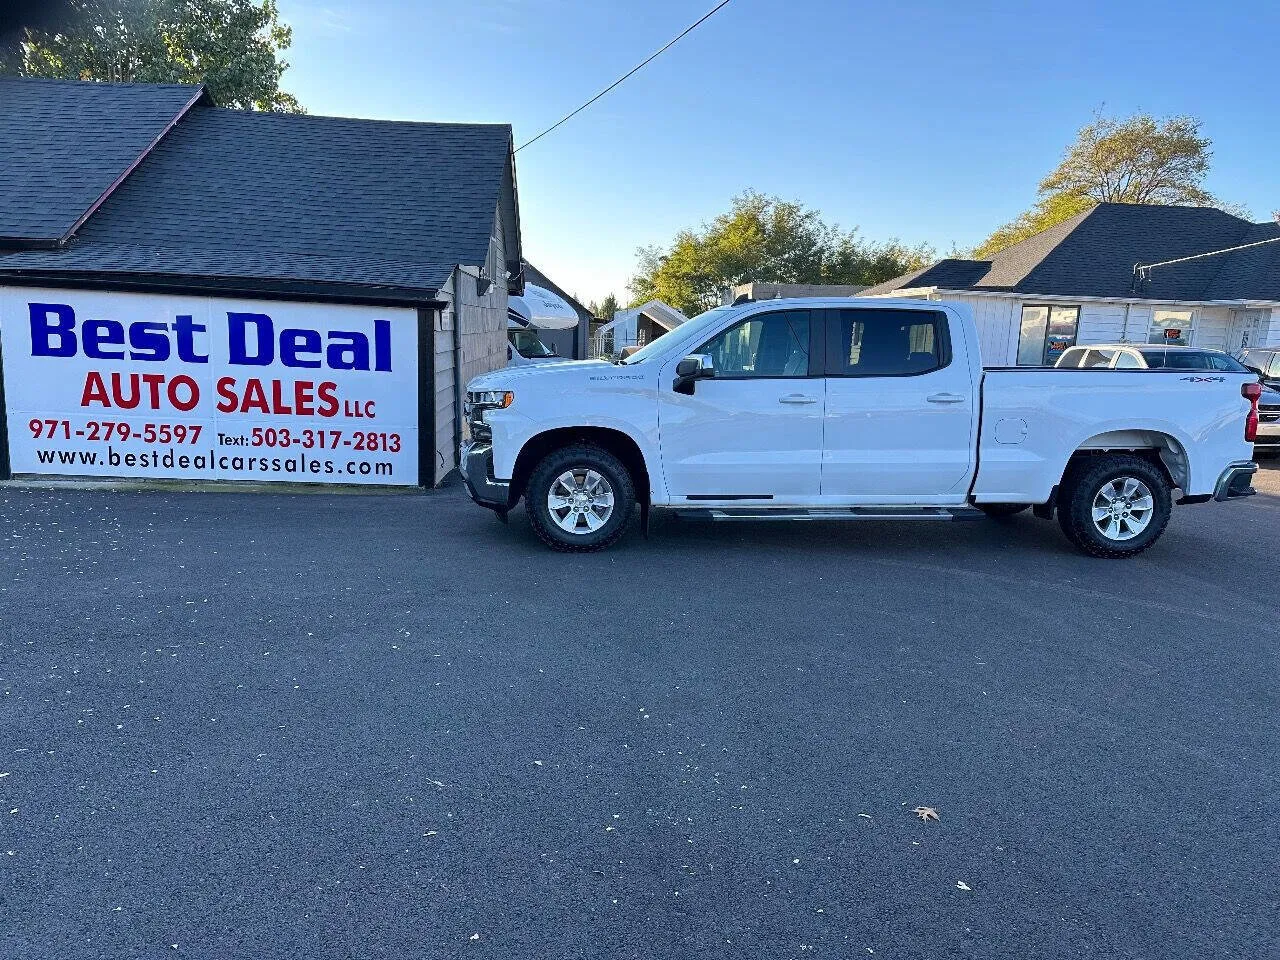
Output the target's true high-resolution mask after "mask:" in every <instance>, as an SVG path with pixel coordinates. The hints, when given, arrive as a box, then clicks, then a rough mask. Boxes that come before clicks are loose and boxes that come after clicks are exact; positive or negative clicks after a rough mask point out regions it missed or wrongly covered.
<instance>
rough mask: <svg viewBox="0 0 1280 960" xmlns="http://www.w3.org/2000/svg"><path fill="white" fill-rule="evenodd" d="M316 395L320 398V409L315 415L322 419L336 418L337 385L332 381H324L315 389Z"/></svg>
mask: <svg viewBox="0 0 1280 960" xmlns="http://www.w3.org/2000/svg"><path fill="white" fill-rule="evenodd" d="M316 394H317V395H318V396H319V397H320V407H319V409H318V410H316V413H318V414H320V416H322V417H332V416H336V415H337V413H338V385H337V384H336V383H334V382H333V381H332V380H326V381H325V382H324V383H322V384H320V386H319V387H317V388H316Z"/></svg>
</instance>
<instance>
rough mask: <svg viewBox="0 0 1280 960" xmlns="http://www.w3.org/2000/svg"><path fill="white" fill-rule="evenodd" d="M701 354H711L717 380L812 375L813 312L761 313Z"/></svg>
mask: <svg viewBox="0 0 1280 960" xmlns="http://www.w3.org/2000/svg"><path fill="white" fill-rule="evenodd" d="M696 352H697V353H709V354H711V358H712V360H713V361H714V362H715V365H716V376H717V377H806V376H808V375H809V311H808V310H783V311H779V312H777V313H759V314H756V315H755V316H751V317H748V318H747V319H746V320H743V321H742V322H741V323H738V324H735V325H733V326H732V327H730V328H729V329H728V330H726V331H725V332H724V333H722V334H720V335H719V336H716V337H713V338H712V339H711V340H709V341H707V343H705V344H703V346H702V348H701V349H699V350H697V351H696Z"/></svg>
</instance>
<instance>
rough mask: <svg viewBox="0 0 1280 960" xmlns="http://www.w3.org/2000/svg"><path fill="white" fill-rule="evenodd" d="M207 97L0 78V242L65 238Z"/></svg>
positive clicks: (175, 88)
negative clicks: (154, 145) (197, 103)
mask: <svg viewBox="0 0 1280 960" xmlns="http://www.w3.org/2000/svg"><path fill="white" fill-rule="evenodd" d="M203 91H204V88H203V87H192V86H179V85H176V84H168V85H152V84H133V83H80V82H77V81H63V80H41V81H33V80H23V79H18V78H15V77H0V243H8V244H9V245H10V246H35V245H45V246H49V245H53V244H55V243H57V242H58V241H60V240H62V239H64V238H65V237H66V236H67V235H68V234H69V233H70V232H71V231H72V230H73V229H74V228H75V226H76V224H77V223H78V222H79V220H80V219H81V218H82V217H83V216H84V215H85V214H86V213H88V212H89V211H90V209H91V208H92V207H93V205H94V204H95V203H97V202H98V201H99V200H100V199H101V198H102V197H103V196H104V195H105V194H106V193H107V192H108V191H109V190H110V189H111V186H112V184H114V183H115V182H116V181H117V180H118V179H119V178H120V177H121V176H123V175H124V174H125V173H126V172H127V171H128V169H129V167H130V166H132V165H133V164H134V163H135V162H136V161H137V160H138V159H139V158H140V157H141V156H142V155H143V154H145V153H146V151H147V149H148V148H149V147H151V145H152V144H154V143H155V141H156V140H157V139H158V138H160V137H161V136H162V135H163V134H164V132H165V130H166V129H167V128H168V126H169V125H170V124H171V123H173V122H174V121H175V120H176V119H177V118H178V117H179V116H181V114H182V112H183V111H184V110H186V109H187V108H188V107H189V106H190V105H191V104H192V103H193V102H194V101H195V100H196V99H198V98H199V97H200V96H201V95H202V94H203Z"/></svg>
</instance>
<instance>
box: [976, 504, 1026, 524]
mask: <svg viewBox="0 0 1280 960" xmlns="http://www.w3.org/2000/svg"><path fill="white" fill-rule="evenodd" d="M977 506H978V509H979V510H981V511H982V512H983V513H985V514H986V515H987V516H988V517H991V518H992V519H994V520H1002V519H1004V518H1005V517H1012V516H1015V515H1017V514H1019V513H1021V512H1022V511H1023V510H1030V509H1031V504H1029V503H979V504H978V505H977Z"/></svg>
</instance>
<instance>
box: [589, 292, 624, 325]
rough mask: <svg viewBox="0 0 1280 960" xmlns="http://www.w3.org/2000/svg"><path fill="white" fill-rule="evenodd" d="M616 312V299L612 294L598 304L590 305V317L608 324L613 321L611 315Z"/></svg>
mask: <svg viewBox="0 0 1280 960" xmlns="http://www.w3.org/2000/svg"><path fill="white" fill-rule="evenodd" d="M617 312H618V298H617V297H615V296H614V295H613V294H612V293H611V294H609V295H608V296H607V297H605V298H604V300H602V301H601V302H600V303H593V304H591V315H592V316H593V317H599V318H600V319H601V320H603V321H605V322H606V323H608V322H609V321H610V320H612V319H613V315H614V314H615V313H617Z"/></svg>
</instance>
